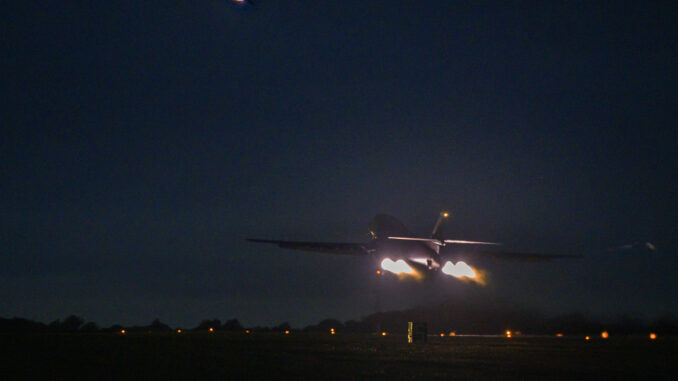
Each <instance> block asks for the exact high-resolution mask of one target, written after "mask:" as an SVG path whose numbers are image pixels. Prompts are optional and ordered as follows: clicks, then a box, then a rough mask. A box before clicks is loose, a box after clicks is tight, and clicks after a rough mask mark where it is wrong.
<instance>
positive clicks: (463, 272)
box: [441, 261, 476, 279]
mask: <svg viewBox="0 0 678 381" xmlns="http://www.w3.org/2000/svg"><path fill="white" fill-rule="evenodd" d="M441 271H442V272H443V274H447V275H451V276H453V277H456V278H463V277H467V278H471V279H473V278H475V277H476V272H475V271H473V269H472V268H471V266H469V265H467V264H466V262H463V261H459V262H457V264H456V265H455V264H454V263H452V262H449V261H448V262H446V263H445V266H443V268H442V270H441Z"/></svg>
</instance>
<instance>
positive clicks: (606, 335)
mask: <svg viewBox="0 0 678 381" xmlns="http://www.w3.org/2000/svg"><path fill="white" fill-rule="evenodd" d="M600 337H602V338H603V339H607V338H608V337H610V334H609V333H607V331H603V332H601V333H600Z"/></svg>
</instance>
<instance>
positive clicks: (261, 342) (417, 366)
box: [0, 332, 678, 380]
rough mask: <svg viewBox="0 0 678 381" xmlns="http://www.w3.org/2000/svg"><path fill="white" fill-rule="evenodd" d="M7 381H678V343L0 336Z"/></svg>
mask: <svg viewBox="0 0 678 381" xmlns="http://www.w3.org/2000/svg"><path fill="white" fill-rule="evenodd" d="M0 348H1V349H0V351H1V356H0V373H1V374H3V377H2V378H3V379H5V380H7V379H27V378H29V377H33V378H36V377H37V378H38V379H97V380H108V379H164V380H175V379H214V378H221V379H253V378H257V379H388V380H408V379H440V380H450V379H485V380H486V379H568V380H572V379H577V378H596V379H601V378H602V379H639V378H642V379H675V377H676V375H678V338H676V337H659V338H658V339H657V340H650V339H649V338H648V337H615V336H614V334H613V333H611V335H610V338H609V339H607V340H603V339H601V338H600V336H596V337H593V336H592V337H591V340H588V341H587V340H585V339H584V337H583V336H572V337H568V336H565V337H555V336H553V337H550V336H540V337H529V336H517V337H516V336H514V337H512V338H506V337H503V336H455V337H439V336H430V337H429V339H428V342H427V343H416V344H407V343H406V337H405V336H404V335H392V334H387V335H386V336H381V335H368V334H364V335H362V334H343V333H341V332H337V334H336V335H330V334H329V333H326V334H324V333H323V334H320V333H312V334H311V333H300V332H291V333H290V334H287V335H286V334H284V333H250V334H246V333H244V332H243V333H240V332H237V333H226V332H213V333H208V332H182V333H180V334H179V333H176V332H172V333H126V334H124V335H123V334H119V333H93V334H4V335H0Z"/></svg>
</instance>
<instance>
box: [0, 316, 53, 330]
mask: <svg viewBox="0 0 678 381" xmlns="http://www.w3.org/2000/svg"><path fill="white" fill-rule="evenodd" d="M46 330H47V326H46V325H45V324H43V323H39V322H36V321H32V320H28V319H23V318H17V317H15V318H12V319H3V318H0V332H5V333H15V332H16V333H18V332H44V331H46Z"/></svg>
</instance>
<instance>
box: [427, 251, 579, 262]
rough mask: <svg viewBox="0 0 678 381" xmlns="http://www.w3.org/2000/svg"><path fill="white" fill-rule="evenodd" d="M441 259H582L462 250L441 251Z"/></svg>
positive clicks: (552, 255) (565, 255) (518, 260)
mask: <svg viewBox="0 0 678 381" xmlns="http://www.w3.org/2000/svg"><path fill="white" fill-rule="evenodd" d="M440 254H441V256H442V257H464V258H468V259H469V260H471V259H478V260H485V259H489V260H497V261H505V262H550V261H553V260H554V259H567V258H582V256H581V255H570V254H541V253H528V252H519V251H497V250H478V249H473V250H463V251H459V250H457V251H454V252H453V251H449V252H444V251H441V253H440Z"/></svg>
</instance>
